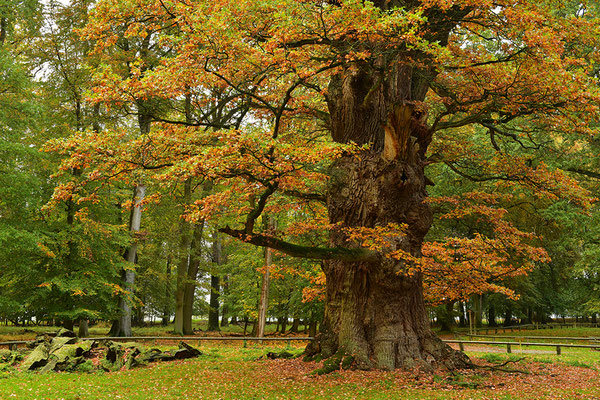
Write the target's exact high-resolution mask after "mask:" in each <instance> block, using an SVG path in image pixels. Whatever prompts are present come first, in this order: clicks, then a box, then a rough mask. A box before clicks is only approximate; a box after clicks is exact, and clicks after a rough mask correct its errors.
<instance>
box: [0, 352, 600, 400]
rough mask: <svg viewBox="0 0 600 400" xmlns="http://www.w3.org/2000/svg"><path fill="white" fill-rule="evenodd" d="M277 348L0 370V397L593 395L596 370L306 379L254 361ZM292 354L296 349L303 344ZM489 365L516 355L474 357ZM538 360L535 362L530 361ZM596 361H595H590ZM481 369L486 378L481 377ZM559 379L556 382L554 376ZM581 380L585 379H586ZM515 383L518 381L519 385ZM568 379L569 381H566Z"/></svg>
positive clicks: (305, 373) (306, 372)
mask: <svg viewBox="0 0 600 400" xmlns="http://www.w3.org/2000/svg"><path fill="white" fill-rule="evenodd" d="M283 348H285V346H282V347H272V346H270V347H263V346H259V345H251V346H249V347H248V348H242V347H240V346H235V345H227V346H218V347H202V348H201V349H202V351H203V352H204V355H202V356H201V357H200V358H198V359H194V360H186V361H180V362H172V363H159V364H153V365H151V366H150V367H146V368H141V369H135V370H131V371H120V372H111V373H106V372H102V373H92V374H86V373H50V374H39V373H25V372H18V371H5V372H0V399H11V398H16V399H382V400H383V399H541V398H547V399H557V398H568V399H571V398H572V399H577V398H578V399H593V398H600V384H599V383H598V381H596V382H592V381H591V379H590V378H589V376H592V377H593V378H594V379H599V377H600V374H598V372H597V371H596V370H595V369H592V368H591V367H577V366H569V365H567V364H565V363H564V362H563V361H562V360H561V361H560V362H558V363H556V359H555V358H554V357H546V358H543V357H542V358H537V357H527V359H526V360H523V361H519V362H516V363H514V365H513V364H511V366H512V367H514V368H516V369H524V368H528V367H529V366H531V365H534V366H535V368H536V372H535V373H534V374H508V373H494V374H493V375H489V372H487V371H486V372H484V371H481V372H477V371H475V372H469V373H465V374H463V373H458V374H457V375H456V376H453V375H447V376H444V375H438V374H411V373H403V372H383V371H374V372H373V371H372V372H364V371H342V372H337V373H333V374H330V375H327V376H312V375H310V371H312V370H313V369H314V368H315V367H316V365H315V364H310V363H304V362H302V361H300V360H299V359H295V360H267V359H264V358H262V359H259V357H261V356H264V355H265V354H266V352H267V351H279V350H281V349H283ZM291 351H292V352H294V353H296V354H299V353H300V352H301V351H302V348H300V347H295V348H292V349H291ZM469 355H470V356H477V357H480V359H478V360H477V361H478V362H484V360H487V361H491V362H494V363H499V362H504V361H506V360H509V359H513V360H516V356H515V355H504V354H487V355H486V354H481V353H478V354H475V353H471V354H469ZM532 359H538V360H540V361H542V362H541V363H531V362H530V361H529V360H532ZM597 361H598V360H597V359H596V360H595V362H597ZM486 374H488V375H486ZM557 379H558V380H559V381H556V380H557ZM581 379H588V380H590V382H589V384H585V382H583V383H582V382H581ZM520 380H523V381H522V382H521V381H520ZM572 381H573V382H574V384H573V385H569V384H565V382H567V383H570V382H572Z"/></svg>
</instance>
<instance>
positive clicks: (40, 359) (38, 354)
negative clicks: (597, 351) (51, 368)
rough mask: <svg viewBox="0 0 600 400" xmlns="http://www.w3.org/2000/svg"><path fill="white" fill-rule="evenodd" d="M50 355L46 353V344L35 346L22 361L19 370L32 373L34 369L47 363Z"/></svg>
mask: <svg viewBox="0 0 600 400" xmlns="http://www.w3.org/2000/svg"><path fill="white" fill-rule="evenodd" d="M49 356H50V353H49V351H48V347H47V346H46V344H44V343H42V344H40V345H39V346H37V347H36V348H35V349H33V351H32V352H31V353H29V355H28V356H27V357H26V358H25V360H24V361H23V364H21V369H23V370H27V371H33V370H35V369H38V368H41V367H43V366H44V365H46V364H47V363H48V358H49Z"/></svg>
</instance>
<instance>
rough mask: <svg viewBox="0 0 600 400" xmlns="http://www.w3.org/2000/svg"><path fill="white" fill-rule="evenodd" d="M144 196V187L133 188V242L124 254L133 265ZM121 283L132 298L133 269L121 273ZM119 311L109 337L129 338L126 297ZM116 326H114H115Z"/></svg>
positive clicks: (135, 257) (128, 306) (139, 185)
mask: <svg viewBox="0 0 600 400" xmlns="http://www.w3.org/2000/svg"><path fill="white" fill-rule="evenodd" d="M145 196H146V186H144V185H141V184H138V185H136V186H135V188H134V206H133V209H132V210H131V217H130V223H129V230H130V231H131V232H132V233H133V235H134V240H133V242H132V243H131V245H130V246H129V248H128V249H127V251H126V252H125V259H126V260H127V261H128V262H129V263H130V264H131V265H134V264H135V263H136V261H137V239H135V234H136V233H138V232H139V231H140V227H141V224H142V204H141V203H142V201H143V200H144V197H145ZM121 277H122V282H123V289H125V290H126V291H127V292H128V293H129V296H131V297H133V291H134V282H135V270H134V269H133V268H127V269H124V270H123V271H122V275H121ZM119 310H120V312H121V315H120V316H119V318H118V320H117V321H116V322H115V324H113V327H112V328H111V336H131V335H132V333H131V300H130V299H128V298H127V296H121V298H120V299H119ZM115 325H116V326H115Z"/></svg>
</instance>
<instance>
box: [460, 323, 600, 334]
mask: <svg viewBox="0 0 600 400" xmlns="http://www.w3.org/2000/svg"><path fill="white" fill-rule="evenodd" d="M576 327H586V328H600V323H595V322H572V323H560V322H556V323H550V324H523V325H510V326H494V327H489V326H487V327H481V328H472V330H473V332H483V331H485V333H486V334H488V333H489V332H490V331H491V332H493V333H498V332H501V331H502V332H504V333H506V332H507V331H510V332H514V331H522V330H540V329H555V328H576ZM457 331H460V332H469V331H470V328H459V329H457Z"/></svg>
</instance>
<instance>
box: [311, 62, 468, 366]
mask: <svg viewBox="0 0 600 400" xmlns="http://www.w3.org/2000/svg"><path fill="white" fill-rule="evenodd" d="M387 76H388V78H386V79H383V80H382V81H381V82H380V83H379V84H378V83H377V82H376V81H375V80H376V78H375V74H373V73H372V71H369V70H368V69H366V68H365V69H364V70H362V69H360V68H356V67H353V68H348V69H347V70H345V71H344V72H343V73H341V74H340V75H338V76H337V77H336V78H334V79H333V80H332V82H331V85H330V89H329V98H328V102H329V110H330V114H331V118H332V120H331V125H332V134H333V138H334V140H336V141H339V142H342V143H348V142H350V141H353V142H355V143H357V144H359V145H363V144H368V145H369V148H368V149H366V150H361V151H360V152H358V153H355V154H347V155H345V156H342V157H341V158H340V159H339V160H338V161H337V162H336V163H335V165H334V166H333V167H332V178H331V183H330V187H329V194H328V212H329V218H330V222H331V223H338V224H339V225H338V228H336V230H335V231H334V232H333V233H332V234H331V237H330V245H331V247H338V246H340V247H356V246H357V244H356V243H352V242H351V241H350V240H349V238H348V234H347V229H345V228H356V227H367V228H373V227H377V226H387V225H388V224H390V223H393V224H398V225H406V226H407V228H406V232H405V234H404V235H401V236H399V237H397V238H395V239H394V240H393V243H392V244H391V247H393V248H394V249H396V250H398V249H400V250H403V251H405V252H407V253H409V254H410V255H412V256H415V257H419V256H421V246H422V243H423V238H424V236H425V234H426V233H427V231H428V230H429V228H430V226H431V223H432V216H431V212H430V210H429V207H428V205H427V204H426V203H425V202H424V200H425V199H426V197H427V192H426V188H425V186H426V183H427V178H426V177H425V174H424V167H425V152H426V149H427V146H428V145H429V143H430V141H431V132H430V131H429V129H427V127H426V126H425V124H424V122H423V117H422V115H421V113H420V112H419V111H418V109H417V107H416V106H415V105H416V104H418V102H419V101H422V100H423V99H424V97H425V93H426V91H427V87H428V85H427V83H426V82H425V81H423V80H422V78H421V76H422V74H420V75H419V76H417V75H415V74H413V73H412V70H411V69H410V68H408V67H407V68H403V67H402V66H395V67H393V68H392V70H391V71H388V74H387ZM406 267H407V265H406V262H404V261H401V260H395V259H391V258H388V257H386V256H385V255H380V256H379V257H378V260H377V261H369V262H364V261H362V262H358V261H357V262H348V261H340V260H329V261H327V262H325V263H324V267H323V269H324V272H325V275H326V278H327V286H326V288H327V289H326V310H325V319H324V322H323V326H322V330H321V332H322V333H321V335H320V337H319V340H318V342H316V343H315V344H313V345H310V346H309V347H308V348H307V353H308V354H309V355H310V354H316V353H320V354H321V355H322V356H323V357H331V356H333V355H335V354H337V355H338V356H339V355H340V354H341V353H344V354H347V355H350V356H352V357H353V359H354V362H355V363H356V365H357V366H358V367H359V368H373V367H375V368H381V369H395V368H405V369H407V368H413V367H417V366H420V367H425V368H431V367H436V366H446V367H449V368H461V367H465V366H467V365H468V363H469V360H468V358H467V357H466V356H465V355H464V354H462V353H460V352H457V351H455V350H453V349H451V348H450V347H449V346H448V345H446V344H444V343H443V342H442V341H441V340H440V339H439V338H438V337H437V336H436V335H435V334H434V333H433V332H432V330H431V329H430V326H429V320H428V318H427V314H426V309H425V305H424V300H423V285H422V277H421V274H420V273H419V272H416V273H411V274H407V273H405V271H406Z"/></svg>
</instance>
